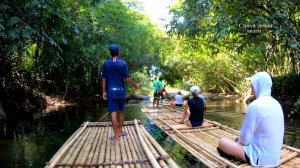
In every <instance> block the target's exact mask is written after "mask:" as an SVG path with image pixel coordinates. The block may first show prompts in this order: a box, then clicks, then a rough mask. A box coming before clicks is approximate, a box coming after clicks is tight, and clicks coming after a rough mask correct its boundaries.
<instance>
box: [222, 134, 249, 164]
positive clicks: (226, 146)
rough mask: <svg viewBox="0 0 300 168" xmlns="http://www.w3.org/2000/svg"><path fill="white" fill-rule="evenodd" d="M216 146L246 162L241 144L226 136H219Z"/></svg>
mask: <svg viewBox="0 0 300 168" xmlns="http://www.w3.org/2000/svg"><path fill="white" fill-rule="evenodd" d="M218 146H219V148H220V149H221V150H222V151H223V152H224V153H226V154H228V155H231V156H233V157H236V158H238V159H240V160H243V161H245V162H247V160H246V158H245V151H244V149H243V145H241V144H239V143H237V142H234V141H232V140H230V139H228V138H221V139H220V140H219V145H218Z"/></svg>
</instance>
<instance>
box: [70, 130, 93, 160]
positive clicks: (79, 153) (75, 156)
mask: <svg viewBox="0 0 300 168" xmlns="http://www.w3.org/2000/svg"><path fill="white" fill-rule="evenodd" d="M92 128H93V127H88V129H87V131H86V132H87V133H86V135H85V136H84V138H83V139H82V140H81V141H80V142H79V144H78V146H77V147H76V149H75V151H74V153H73V155H72V156H71V158H70V160H71V161H72V162H74V163H75V164H80V160H81V158H82V157H83V151H84V149H85V147H86V145H87V140H88V137H89V136H90V133H91V132H92Z"/></svg>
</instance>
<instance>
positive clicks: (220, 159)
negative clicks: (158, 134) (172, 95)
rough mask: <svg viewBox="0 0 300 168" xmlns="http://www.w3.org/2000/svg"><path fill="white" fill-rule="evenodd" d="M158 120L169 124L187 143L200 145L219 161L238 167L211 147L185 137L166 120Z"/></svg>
mask: <svg viewBox="0 0 300 168" xmlns="http://www.w3.org/2000/svg"><path fill="white" fill-rule="evenodd" d="M160 121H162V122H163V123H164V124H166V125H167V126H169V127H170V128H172V129H173V130H174V132H176V134H177V135H178V136H179V137H181V138H183V139H184V140H185V141H187V142H189V143H191V144H193V145H195V146H197V147H200V148H201V149H203V150H206V151H207V152H208V153H210V154H211V155H213V156H214V157H215V158H218V160H219V161H222V162H224V163H225V164H227V165H229V166H231V167H234V168H237V167H238V166H237V165H235V164H233V163H231V162H230V161H228V160H226V159H224V158H222V157H221V156H219V155H218V154H216V151H215V150H213V149H211V147H209V146H206V145H203V144H199V143H197V142H194V141H192V140H190V139H187V138H185V137H184V135H183V134H182V133H181V132H180V131H178V130H177V129H175V128H174V127H173V126H171V125H170V124H168V123H167V122H165V121H163V120H160Z"/></svg>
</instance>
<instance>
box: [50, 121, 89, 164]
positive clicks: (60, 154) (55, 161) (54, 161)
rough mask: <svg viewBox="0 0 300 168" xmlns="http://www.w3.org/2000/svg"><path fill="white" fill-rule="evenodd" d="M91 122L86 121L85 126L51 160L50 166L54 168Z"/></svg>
mask: <svg viewBox="0 0 300 168" xmlns="http://www.w3.org/2000/svg"><path fill="white" fill-rule="evenodd" d="M88 124H89V122H86V123H85V124H84V126H83V127H82V128H81V130H80V132H78V134H77V135H76V136H74V138H73V139H72V140H71V141H70V142H69V143H68V144H67V145H66V146H65V147H64V148H63V149H62V150H61V151H60V153H59V154H58V155H57V157H56V158H55V159H54V160H53V161H52V162H51V164H50V165H49V167H48V168H54V167H55V165H56V163H57V162H58V161H59V160H60V158H61V157H62V156H63V154H64V153H65V152H66V151H67V149H68V148H69V147H70V146H71V145H72V144H73V143H74V142H75V140H76V139H77V138H78V137H79V135H80V134H81V133H82V132H83V131H84V130H85V128H86V127H87V125H88Z"/></svg>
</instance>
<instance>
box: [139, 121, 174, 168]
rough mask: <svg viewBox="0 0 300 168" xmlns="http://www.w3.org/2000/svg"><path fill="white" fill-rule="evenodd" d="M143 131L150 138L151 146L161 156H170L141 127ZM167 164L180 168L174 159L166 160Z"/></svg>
mask: <svg viewBox="0 0 300 168" xmlns="http://www.w3.org/2000/svg"><path fill="white" fill-rule="evenodd" d="M141 128H142V130H143V134H144V135H145V136H146V137H147V138H148V140H149V141H150V142H151V144H152V145H153V146H154V147H155V149H156V150H157V151H158V153H159V154H160V155H163V156H164V155H168V154H167V152H166V151H165V150H164V149H163V148H162V147H161V146H160V145H159V144H158V143H157V142H156V141H155V139H154V138H153V137H152V136H151V135H150V134H149V133H148V131H147V130H146V129H145V127H141ZM166 161H167V163H168V164H169V165H170V166H171V167H172V168H179V167H178V165H177V164H176V163H175V162H174V160H173V159H172V158H167V159H166Z"/></svg>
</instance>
